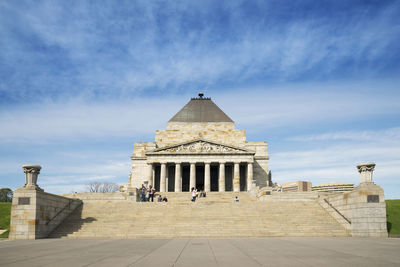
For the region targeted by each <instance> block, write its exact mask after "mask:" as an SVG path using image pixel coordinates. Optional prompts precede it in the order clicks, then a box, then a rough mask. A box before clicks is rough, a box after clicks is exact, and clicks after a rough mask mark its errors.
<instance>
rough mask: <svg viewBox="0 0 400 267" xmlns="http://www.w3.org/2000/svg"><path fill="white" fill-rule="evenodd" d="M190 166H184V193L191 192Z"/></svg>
mask: <svg viewBox="0 0 400 267" xmlns="http://www.w3.org/2000/svg"><path fill="white" fill-rule="evenodd" d="M189 180H190V166H182V192H189V191H190V189H189Z"/></svg>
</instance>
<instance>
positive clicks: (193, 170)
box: [189, 162, 196, 190]
mask: <svg viewBox="0 0 400 267" xmlns="http://www.w3.org/2000/svg"><path fill="white" fill-rule="evenodd" d="M192 187H194V188H196V163H194V162H191V163H190V179H189V190H192Z"/></svg>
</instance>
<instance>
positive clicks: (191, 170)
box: [128, 96, 271, 192]
mask: <svg viewBox="0 0 400 267" xmlns="http://www.w3.org/2000/svg"><path fill="white" fill-rule="evenodd" d="M268 160H269V156H268V149H267V143H266V142H247V141H246V133H245V131H244V130H238V129H235V123H234V122H233V121H232V120H231V119H230V118H229V117H228V116H227V115H226V114H225V113H223V111H222V110H220V109H219V108H218V107H217V106H216V105H215V104H214V102H212V101H211V99H209V98H203V97H202V96H200V97H199V98H192V99H191V101H190V102H189V103H188V104H187V105H186V106H185V107H184V108H182V110H181V111H179V112H178V113H177V114H176V115H175V116H174V117H173V118H172V119H171V120H170V121H169V122H168V123H167V127H166V130H157V131H156V134H155V142H143V143H135V144H134V149H133V154H132V170H131V172H130V175H129V185H128V187H130V188H138V187H140V186H141V185H142V184H147V185H154V186H155V188H156V190H157V191H160V192H167V191H174V192H181V191H190V189H191V188H192V187H195V188H197V189H199V190H201V189H204V190H205V191H220V192H224V191H235V192H239V191H250V190H252V189H253V188H255V187H256V186H258V187H265V186H267V185H270V184H271V181H269V180H268Z"/></svg>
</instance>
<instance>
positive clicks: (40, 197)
mask: <svg viewBox="0 0 400 267" xmlns="http://www.w3.org/2000/svg"><path fill="white" fill-rule="evenodd" d="M23 169H24V172H25V176H26V183H25V185H24V186H23V187H21V188H18V189H16V190H15V191H14V196H13V200H12V206H11V220H10V234H9V239H12V240H15V239H38V238H44V237H47V236H48V234H49V233H50V232H51V231H52V230H54V228H55V227H57V226H58V225H59V224H60V223H61V222H62V221H63V220H64V219H65V218H66V217H67V216H68V215H69V214H70V213H71V212H72V211H73V210H75V208H76V207H78V206H79V205H80V204H81V203H82V202H81V201H80V200H76V199H70V198H66V197H62V196H58V195H53V194H49V193H46V192H44V191H43V189H41V188H39V187H38V185H37V178H38V174H39V173H40V169H41V167H40V166H39V165H31V164H30V165H24V166H23Z"/></svg>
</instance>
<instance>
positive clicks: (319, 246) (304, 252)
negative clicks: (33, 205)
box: [0, 237, 400, 267]
mask: <svg viewBox="0 0 400 267" xmlns="http://www.w3.org/2000/svg"><path fill="white" fill-rule="evenodd" d="M0 266H31V267H32V266H112V267H117V266H159V267H164V266H206V267H211V266H231V267H232V266H245V267H250V266H335V267H337V266H400V239H398V238H382V239H372V238H368V239H366V238H365V239H364V238H287V237H282V238H252V239H249V238H242V239H41V240H21V241H8V240H7V241H1V242H0Z"/></svg>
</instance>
